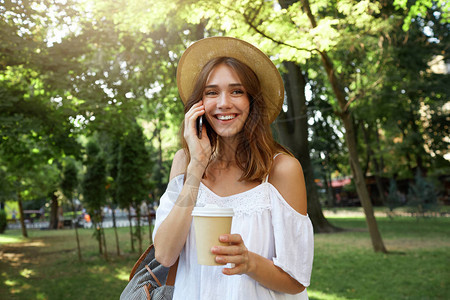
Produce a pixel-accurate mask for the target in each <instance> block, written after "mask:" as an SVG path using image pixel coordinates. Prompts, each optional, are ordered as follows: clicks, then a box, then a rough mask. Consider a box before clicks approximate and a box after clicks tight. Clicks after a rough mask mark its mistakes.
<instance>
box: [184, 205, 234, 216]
mask: <svg viewBox="0 0 450 300" xmlns="http://www.w3.org/2000/svg"><path fill="white" fill-rule="evenodd" d="M192 216H193V217H232V216H234V211H233V209H232V208H229V207H220V206H218V205H215V204H207V205H205V206H203V207H199V206H196V207H194V210H193V211H192Z"/></svg>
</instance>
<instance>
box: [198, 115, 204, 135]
mask: <svg viewBox="0 0 450 300" xmlns="http://www.w3.org/2000/svg"><path fill="white" fill-rule="evenodd" d="M202 128H203V116H200V117H198V118H197V136H198V138H199V139H201V138H202Z"/></svg>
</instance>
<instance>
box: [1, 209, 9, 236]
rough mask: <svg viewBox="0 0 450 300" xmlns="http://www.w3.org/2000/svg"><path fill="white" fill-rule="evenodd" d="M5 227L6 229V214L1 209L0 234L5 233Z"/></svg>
mask: <svg viewBox="0 0 450 300" xmlns="http://www.w3.org/2000/svg"><path fill="white" fill-rule="evenodd" d="M6 227H8V222H7V220H6V212H5V211H4V210H3V209H0V234H1V233H3V232H5V230H6Z"/></svg>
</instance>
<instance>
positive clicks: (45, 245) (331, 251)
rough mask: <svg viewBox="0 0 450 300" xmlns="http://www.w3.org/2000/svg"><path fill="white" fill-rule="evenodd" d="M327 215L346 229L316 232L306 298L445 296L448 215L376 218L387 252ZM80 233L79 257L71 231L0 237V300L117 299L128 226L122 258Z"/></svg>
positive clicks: (361, 225) (126, 262)
mask: <svg viewBox="0 0 450 300" xmlns="http://www.w3.org/2000/svg"><path fill="white" fill-rule="evenodd" d="M329 220H330V221H331V222H332V223H333V224H334V225H336V226H339V227H342V228H347V229H350V231H345V232H341V233H336V234H316V236H315V257H314V266H313V274H312V278H311V286H310V287H309V288H308V294H309V297H310V299H324V300H327V299H448V295H450V270H449V262H450V253H449V249H450V218H423V219H416V218H410V217H396V218H394V219H393V220H390V219H388V218H377V220H378V225H379V228H380V231H381V234H382V236H383V239H384V242H385V245H386V247H387V249H388V251H390V253H389V254H380V253H374V252H373V250H372V246H371V241H370V237H369V234H368V232H367V229H366V224H365V220H364V219H363V218H360V217H359V218H342V217H339V218H329ZM79 232H80V235H81V244H82V247H83V250H82V251H83V261H82V262H79V261H78V258H77V254H76V243H75V238H74V236H75V233H74V231H73V230H60V231H47V230H30V231H29V235H30V238H28V239H22V238H21V237H20V231H13V230H8V231H6V234H4V235H0V258H1V260H0V275H1V277H0V299H2V300H3V299H55V300H56V299H58V300H59V299H118V297H119V295H120V293H121V291H122V290H123V288H124V287H125V285H126V283H127V278H128V274H129V271H130V270H131V267H132V266H133V264H134V262H135V260H136V259H137V257H138V256H139V254H138V253H137V252H135V253H130V241H129V233H128V229H127V228H121V229H119V236H120V243H121V250H122V256H121V257H118V256H117V255H116V253H115V251H116V250H115V242H114V233H113V231H112V230H106V233H107V241H108V245H107V246H108V253H109V258H110V259H109V261H105V260H104V259H103V258H101V257H99V255H98V246H97V243H96V241H95V240H94V239H93V238H92V237H91V236H92V230H87V229H82V230H80V231H79ZM144 238H145V242H146V243H148V239H149V238H148V230H146V235H145V237H144Z"/></svg>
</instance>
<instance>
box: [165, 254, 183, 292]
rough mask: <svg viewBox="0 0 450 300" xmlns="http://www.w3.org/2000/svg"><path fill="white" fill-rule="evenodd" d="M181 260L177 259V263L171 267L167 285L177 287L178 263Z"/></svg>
mask: <svg viewBox="0 0 450 300" xmlns="http://www.w3.org/2000/svg"><path fill="white" fill-rule="evenodd" d="M179 260H180V258H178V259H177V261H176V262H175V263H174V264H173V265H172V266H171V267H170V269H169V274H168V275H167V280H166V285H170V286H174V285H175V278H176V277H177V269H178V261H179Z"/></svg>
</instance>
